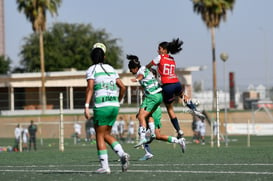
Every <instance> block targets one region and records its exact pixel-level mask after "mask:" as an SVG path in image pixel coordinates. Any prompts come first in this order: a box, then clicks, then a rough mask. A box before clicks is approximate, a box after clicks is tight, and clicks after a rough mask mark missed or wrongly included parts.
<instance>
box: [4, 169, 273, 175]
mask: <svg viewBox="0 0 273 181" xmlns="http://www.w3.org/2000/svg"><path fill="white" fill-rule="evenodd" d="M0 172H31V173H34V172H36V173H94V171H85V170H25V169H22V170H9V169H3V170H1V169H0ZM118 172H121V171H118ZM127 172H132V173H155V172H156V173H194V174H200V173H205V174H247V175H273V172H243V171H241V172H240V171H192V170H128V171H127Z"/></svg>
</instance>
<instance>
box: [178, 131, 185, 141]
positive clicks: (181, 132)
mask: <svg viewBox="0 0 273 181" xmlns="http://www.w3.org/2000/svg"><path fill="white" fill-rule="evenodd" d="M183 136H184V133H183V131H182V130H179V131H178V132H177V139H180V138H182V137H183Z"/></svg>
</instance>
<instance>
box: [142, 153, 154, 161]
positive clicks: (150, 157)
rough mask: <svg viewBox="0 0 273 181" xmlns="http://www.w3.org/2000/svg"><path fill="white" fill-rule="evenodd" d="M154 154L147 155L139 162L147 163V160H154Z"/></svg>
mask: <svg viewBox="0 0 273 181" xmlns="http://www.w3.org/2000/svg"><path fill="white" fill-rule="evenodd" d="M153 156H154V155H153V154H145V155H144V156H143V157H141V158H140V159H138V160H139V161H145V160H149V159H152V158H153Z"/></svg>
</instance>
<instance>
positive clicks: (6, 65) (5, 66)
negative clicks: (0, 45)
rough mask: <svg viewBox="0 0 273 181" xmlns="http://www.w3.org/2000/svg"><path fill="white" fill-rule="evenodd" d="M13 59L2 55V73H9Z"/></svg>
mask: <svg viewBox="0 0 273 181" xmlns="http://www.w3.org/2000/svg"><path fill="white" fill-rule="evenodd" d="M10 64H11V59H10V58H9V57H6V56H4V55H1V56H0V74H7V73H8V72H9V71H10Z"/></svg>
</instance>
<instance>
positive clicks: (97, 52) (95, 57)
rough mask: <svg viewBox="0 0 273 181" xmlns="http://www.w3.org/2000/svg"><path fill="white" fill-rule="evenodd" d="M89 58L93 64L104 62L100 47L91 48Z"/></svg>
mask: <svg viewBox="0 0 273 181" xmlns="http://www.w3.org/2000/svg"><path fill="white" fill-rule="evenodd" d="M90 58H91V59H92V61H93V63H94V64H98V63H103V62H104V52H103V50H102V49H101V48H94V49H92V50H91V53H90Z"/></svg>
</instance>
